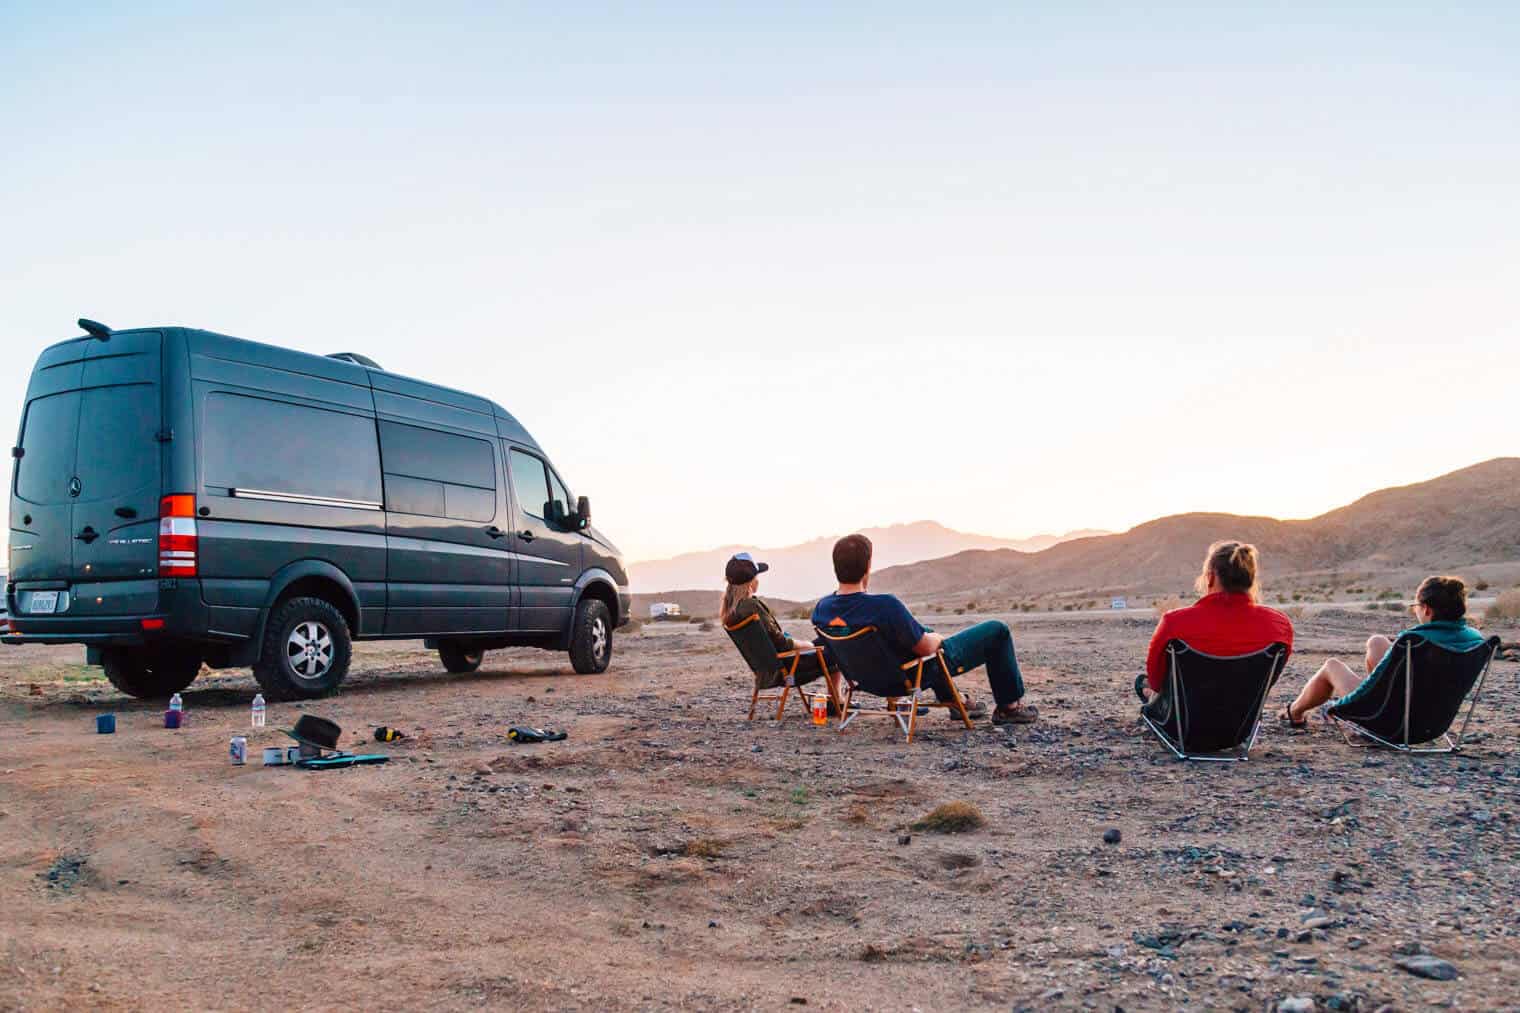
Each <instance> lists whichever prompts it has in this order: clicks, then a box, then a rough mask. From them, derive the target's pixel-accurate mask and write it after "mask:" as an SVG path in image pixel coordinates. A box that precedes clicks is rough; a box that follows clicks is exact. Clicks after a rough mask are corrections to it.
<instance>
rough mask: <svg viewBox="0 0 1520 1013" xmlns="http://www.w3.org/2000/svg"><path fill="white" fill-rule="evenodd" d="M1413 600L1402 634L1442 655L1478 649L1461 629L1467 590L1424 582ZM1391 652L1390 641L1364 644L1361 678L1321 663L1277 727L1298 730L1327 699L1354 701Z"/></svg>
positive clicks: (1478, 638)
mask: <svg viewBox="0 0 1520 1013" xmlns="http://www.w3.org/2000/svg"><path fill="white" fill-rule="evenodd" d="M1414 597H1415V602H1414V604H1413V605H1412V606H1410V610H1411V611H1412V612H1413V613H1414V617H1415V618H1416V619H1417V620H1419V625H1418V626H1411V627H1410V628H1409V629H1407V630H1405V631H1404V633H1414V634H1418V635H1419V636H1421V637H1424V638H1425V639H1426V640H1428V641H1430V642H1431V643H1433V644H1435V645H1436V646H1437V647H1444V648H1446V649H1447V650H1448V651H1468V650H1471V649H1472V648H1474V647H1477V646H1478V645H1479V644H1481V643H1483V634H1481V633H1479V632H1478V631H1477V630H1475V629H1473V628H1472V627H1471V626H1469V625H1467V585H1466V584H1464V583H1462V581H1461V579H1460V578H1458V577H1426V578H1425V579H1424V580H1423V581H1422V582H1421V583H1420V589H1419V590H1418V591H1416V592H1415V596H1414ZM1402 635H1403V634H1400V636H1402ZM1394 639H1397V637H1396V638H1394ZM1392 647H1393V640H1390V639H1388V638H1387V637H1385V636H1382V635H1381V634H1379V635H1377V636H1373V637H1369V638H1368V640H1367V654H1366V657H1365V658H1364V659H1363V661H1364V663H1365V664H1366V668H1367V674H1366V676H1361V675H1358V674H1357V673H1356V672H1355V671H1354V670H1353V669H1352V667H1351V666H1350V665H1348V664H1346V663H1345V662H1344V661H1341V660H1340V659H1339V658H1331V659H1329V660H1328V661H1326V662H1325V663H1324V664H1323V665H1321V666H1320V669H1319V671H1318V672H1315V673H1314V678H1312V679H1310V680H1309V681H1308V683H1306V684H1305V685H1304V688H1303V691H1302V692H1300V693H1299V694H1298V699H1297V700H1294V701H1293V702H1292V703H1291V704H1289V705H1288V708H1287V710H1285V711H1283V713H1282V715H1281V717H1282V719H1283V721H1285V722H1287V723H1288V724H1291V725H1292V726H1293V727H1295V728H1302V727H1303V726H1304V724H1305V723H1306V722H1307V721H1308V715H1309V712H1310V711H1312V710H1313V709H1314V708H1316V707H1318V706H1320V705H1321V704H1323V703H1326V702H1328V701H1330V699H1331V698H1332V697H1334V698H1335V701H1334V705H1336V706H1338V705H1340V704H1344V703H1351V702H1352V701H1354V700H1356V699H1357V698H1358V697H1360V696H1361V695H1362V694H1363V693H1365V692H1367V690H1368V689H1369V688H1371V687H1372V685H1373V684H1374V683H1376V682H1377V680H1378V677H1379V676H1381V675H1382V674H1383V672H1382V669H1383V666H1384V665H1386V664H1387V663H1388V658H1389V654H1390V649H1391V648H1392Z"/></svg>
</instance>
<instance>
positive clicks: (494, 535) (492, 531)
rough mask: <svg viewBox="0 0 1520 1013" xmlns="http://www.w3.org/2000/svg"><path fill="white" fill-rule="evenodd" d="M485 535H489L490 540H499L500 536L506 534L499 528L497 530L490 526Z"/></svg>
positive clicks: (494, 526)
mask: <svg viewBox="0 0 1520 1013" xmlns="http://www.w3.org/2000/svg"><path fill="white" fill-rule="evenodd" d="M486 534H488V535H490V536H491V537H492V538H500V537H501V536H502V535H504V534H506V532H505V531H503V530H501V528H498V527H497V526H496V525H494V524H492V525H491V526H490V527H488V528H486Z"/></svg>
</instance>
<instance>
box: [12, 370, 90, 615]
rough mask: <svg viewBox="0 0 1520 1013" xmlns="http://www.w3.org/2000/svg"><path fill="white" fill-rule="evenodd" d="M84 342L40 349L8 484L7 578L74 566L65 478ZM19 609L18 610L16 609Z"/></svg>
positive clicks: (46, 575)
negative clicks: (9, 515) (9, 488)
mask: <svg viewBox="0 0 1520 1013" xmlns="http://www.w3.org/2000/svg"><path fill="white" fill-rule="evenodd" d="M85 348H86V342H85V341H84V340H80V341H74V342H69V343H68V344H65V345H57V346H54V347H52V348H49V349H47V350H46V351H44V352H43V353H42V357H41V358H39V359H38V360H37V365H36V367H35V368H34V369H33V371H32V379H31V383H30V384H29V385H28V386H27V392H26V394H27V400H26V406H25V407H24V408H23V409H22V412H21V439H20V441H19V443H18V444H17V453H19V454H20V455H21V456H19V457H17V458H16V462H15V471H14V473H13V476H12V485H11V530H10V564H11V565H10V577H9V579H10V580H12V581H15V582H17V583H25V582H32V581H64V580H67V579H68V578H69V575H70V573H71V572H72V570H73V565H74V564H73V558H72V554H73V537H74V535H73V530H74V529H73V523H74V500H73V498H72V497H71V496H70V495H69V478H70V477H71V476H72V475H73V474H74V453H75V450H76V448H77V445H78V442H79V398H80V390H79V387H80V377H81V376H82V375H83V373H84V353H85ZM18 611H19V610H18Z"/></svg>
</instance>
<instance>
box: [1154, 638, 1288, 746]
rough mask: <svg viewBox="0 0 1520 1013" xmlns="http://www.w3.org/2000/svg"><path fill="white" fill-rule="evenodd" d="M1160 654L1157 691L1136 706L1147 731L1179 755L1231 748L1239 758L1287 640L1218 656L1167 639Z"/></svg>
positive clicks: (1285, 651) (1257, 726) (1251, 736)
mask: <svg viewBox="0 0 1520 1013" xmlns="http://www.w3.org/2000/svg"><path fill="white" fill-rule="evenodd" d="M1166 654H1167V658H1168V666H1167V677H1166V682H1165V684H1164V685H1163V687H1162V691H1161V693H1160V694H1158V695H1157V697H1156V698H1155V699H1154V700H1151V701H1150V702H1149V703H1147V704H1146V705H1145V706H1144V707H1143V708H1142V710H1141V716H1142V717H1143V718H1144V719H1145V721H1146V723H1147V724H1148V725H1150V727H1151V730H1152V731H1154V732H1155V733H1156V734H1157V735H1158V736H1160V737H1161V739H1162V741H1163V742H1164V743H1165V744H1166V745H1167V747H1168V748H1169V749H1171V750H1172V752H1173V753H1174V754H1176V755H1177V756H1178V757H1180V758H1182V759H1196V758H1202V757H1205V756H1209V755H1210V754H1218V753H1224V752H1226V751H1231V750H1233V751H1236V753H1237V755H1236V756H1234V757H1233V758H1234V759H1245V758H1246V756H1247V755H1248V754H1249V752H1250V748H1251V744H1252V743H1253V742H1254V741H1255V738H1256V734H1257V732H1258V730H1259V729H1260V727H1261V712H1262V707H1263V706H1264V705H1265V703H1266V698H1267V692H1268V691H1269V690H1270V689H1271V688H1272V685H1273V684H1274V683H1275V682H1276V681H1277V678H1278V676H1279V675H1281V674H1282V670H1283V666H1284V665H1286V664H1287V658H1288V647H1287V645H1286V644H1282V643H1276V644H1270V645H1268V646H1267V647H1264V648H1262V649H1261V650H1259V651H1254V652H1252V653H1250V654H1241V655H1235V656H1232V657H1219V656H1216V655H1212V654H1205V653H1203V652H1202V651H1195V650H1194V649H1193V648H1191V647H1189V646H1188V645H1187V643H1185V642H1184V641H1181V640H1176V639H1173V640H1171V641H1168V643H1167V645H1166Z"/></svg>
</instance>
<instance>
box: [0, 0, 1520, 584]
mask: <svg viewBox="0 0 1520 1013" xmlns="http://www.w3.org/2000/svg"><path fill="white" fill-rule="evenodd" d="M136 6H141V5H136ZM310 6H313V5H307V4H300V5H292V6H289V7H282V5H280V4H275V3H261V4H258V5H251V6H249V7H248V8H246V9H241V10H240V9H236V8H233V7H226V6H218V8H217V12H216V13H207V12H206V11H207V9H208V5H204V4H197V5H188V4H186V5H179V4H173V3H169V4H156V5H153V10H152V12H151V13H123V11H122V7H123V5H111V6H109V7H98V6H95V5H90V4H72V5H55V4H48V5H43V4H40V3H34V4H26V3H17V2H11V3H7V4H0V68H3V69H0V146H3V147H0V152H3V154H0V350H3V351H4V366H3V367H0V369H3V374H0V426H3V428H4V429H5V436H6V438H9V437H10V436H11V435H12V434H13V433H14V432H15V428H16V424H17V420H18V419H19V416H20V409H21V399H22V396H23V392H24V388H25V378H26V374H27V372H28V370H29V368H30V365H31V363H32V361H33V360H34V358H35V356H36V354H37V352H38V350H39V349H40V348H41V347H42V346H43V345H45V344H48V343H51V342H52V341H56V340H59V339H62V338H65V337H69V336H71V335H73V334H76V333H78V332H77V330H76V329H75V328H74V326H73V320H74V319H75V318H76V317H78V316H90V317H95V318H97V319H100V320H103V321H105V322H107V323H108V324H111V325H113V326H117V327H129V326H140V325H144V324H166V323H177V324H185V325H191V326H200V327H207V328H210V329H213V330H219V331H223V332H225V333H229V334H235V335H239V336H242V337H249V338H256V339H259V340H264V341H271V342H275V343H279V344H284V345H289V346H293V347H297V348H303V349H307V350H310V351H314V352H330V351H340V350H355V351H363V352H365V353H367V354H369V355H371V356H372V357H374V358H376V359H378V360H379V361H380V362H381V363H383V364H384V365H385V366H386V367H387V368H390V369H392V370H395V371H397V372H400V373H405V374H410V375H413V376H418V377H422V378H425V379H429V380H434V381H438V382H441V383H445V384H449V385H452V386H457V387H462V388H465V389H468V390H471V391H473V392H476V393H481V394H486V395H489V396H491V397H493V398H495V399H496V400H497V401H499V402H501V403H502V404H504V405H505V406H506V407H507V408H508V409H509V410H511V411H512V412H514V413H515V414H516V415H518V417H519V418H520V419H521V420H522V421H523V422H524V423H525V424H526V425H527V426H528V427H529V429H530V430H531V431H532V432H533V433H534V434H535V435H536V436H537V437H538V439H539V440H540V441H541V442H542V443H543V444H544V446H545V447H546V448H547V449H548V450H549V452H550V454H551V455H552V456H553V458H554V460H555V462H556V463H557V464H558V466H559V467H560V469H561V471H562V472H563V473H564V475H565V477H566V478H567V480H568V481H569V483H570V485H571V488H572V491H573V492H575V493H577V494H582V493H583V494H586V495H589V496H590V497H591V498H592V501H593V503H594V505H595V515H596V519H597V523H598V525H599V526H600V527H602V528H603V529H604V530H606V531H607V532H608V533H609V534H610V535H611V536H612V537H613V538H614V539H615V540H616V541H618V542H619V543H620V545H621V546H622V547H623V548H624V550H625V551H626V552H627V554H628V555H629V557H630V558H633V559H638V558H643V557H651V556H659V555H667V554H671V553H674V552H678V551H681V550H686V549H695V548H704V547H707V546H710V545H716V544H720V543H728V542H744V543H749V544H759V545H765V544H776V543H784V542H790V541H798V540H802V539H804V538H806V537H809V536H812V535H816V534H821V533H827V532H834V531H842V530H847V529H850V528H854V527H860V526H866V525H870V524H880V523H888V522H893V521H906V520H914V519H918V518H926V517H927V518H934V519H936V520H939V521H942V522H944V523H946V524H949V525H951V526H954V527H959V528H962V529H967V530H973V531H979V532H985V533H989V534H998V535H1008V536H1016V535H1026V534H1032V533H1035V532H1040V531H1061V530H1066V529H1070V528H1076V527H1087V526H1093V527H1106V528H1124V527H1127V526H1129V525H1131V524H1133V523H1137V522H1140V521H1143V520H1147V519H1149V518H1151V517H1154V516H1157V515H1161V514H1167V513H1175V512H1179V511H1185V510H1198V509H1212V510H1226V511H1235V512H1242V513H1266V514H1274V515H1278V516H1288V517H1296V516H1307V515H1311V514H1314V513H1318V512H1320V511H1322V510H1324V509H1327V508H1330V507H1334V506H1338V505H1340V504H1342V503H1344V502H1347V501H1349V500H1351V499H1354V498H1355V497H1357V496H1359V495H1361V494H1363V493H1365V492H1368V491H1371V490H1373V489H1376V488H1379V487H1382V486H1386V485H1393V484H1402V483H1405V482H1410V481H1416V480H1420V479H1424V478H1429V477H1432V476H1434V475H1437V474H1439V473H1442V472H1445V471H1448V470H1452V469H1454V468H1457V467H1462V466H1465V465H1467V464H1471V463H1474V462H1476V461H1479V460H1482V459H1486V458H1489V457H1494V456H1498V455H1501V454H1514V453H1517V452H1520V412H1517V409H1516V391H1517V390H1520V355H1517V352H1516V348H1517V341H1520V314H1517V312H1516V294H1517V293H1520V189H1517V188H1520V182H1517V181H1520V131H1517V130H1516V126H1515V125H1516V124H1517V123H1520V61H1517V60H1516V58H1515V54H1516V53H1517V52H1520V8H1517V7H1516V6H1515V5H1514V4H1511V3H1503V4H1492V5H1486V4H1469V5H1465V6H1464V7H1463V8H1462V9H1461V10H1460V11H1439V10H1436V9H1434V8H1435V7H1436V6H1438V5H1418V6H1417V5H1402V4H1401V5H1392V4H1377V5H1370V4H1369V5H1361V4H1357V5H1325V4H1307V5H1303V6H1302V7H1298V8H1296V9H1295V8H1294V7H1293V6H1292V5H1277V4H1274V5H1270V10H1267V9H1264V10H1262V11H1260V12H1257V13H1250V12H1245V11H1239V10H1230V11H1223V10H1220V9H1219V8H1221V7H1225V6H1233V5H1219V4H1197V5H1187V6H1158V5H1139V4H1044V5H1020V4H1012V3H998V4H951V3H940V4H933V5H926V4H913V5H908V4H885V3H872V4H869V5H867V4H860V5H849V6H834V7H831V8H830V9H829V10H827V11H825V10H820V9H819V5H817V4H778V3H771V4H766V5H758V4H756V5H750V6H749V9H748V10H747V11H746V10H745V9H741V8H737V7H731V6H730V5H713V4H670V5H644V6H645V7H646V9H643V10H635V9H633V8H634V7H635V6H637V5H607V6H605V7H604V6H601V5H586V4H581V5H577V4H563V5H547V4H542V5H515V4H499V5H469V4H463V5H458V4H443V3H431V4H427V5H417V6H416V7H404V6H395V7H391V8H383V7H382V6H380V5H366V9H364V10H359V9H355V10H352V11H346V12H316V11H312V10H309V9H307V8H308V7H310ZM1263 6H1264V7H1266V6H1267V5H1263ZM1427 6H1429V7H1430V8H1431V9H1423V8H1425V7H1427Z"/></svg>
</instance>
